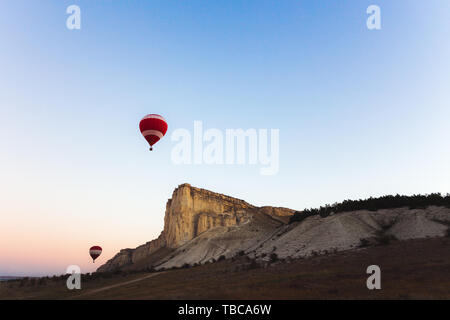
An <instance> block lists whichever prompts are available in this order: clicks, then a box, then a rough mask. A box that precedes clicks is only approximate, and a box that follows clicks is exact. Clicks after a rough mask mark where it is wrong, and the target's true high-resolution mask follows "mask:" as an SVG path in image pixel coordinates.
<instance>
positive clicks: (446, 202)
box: [289, 193, 450, 223]
mask: <svg viewBox="0 0 450 320" xmlns="http://www.w3.org/2000/svg"><path fill="white" fill-rule="evenodd" d="M429 206H443V207H447V208H450V194H447V195H446V196H443V195H441V194H440V193H431V194H427V195H412V196H401V195H399V194H397V195H395V196H392V195H388V196H382V197H378V198H372V197H370V198H369V199H364V200H361V199H359V200H345V201H343V202H341V203H335V204H332V205H329V204H327V205H325V206H321V207H320V208H315V209H313V208H311V209H305V210H303V211H296V212H295V213H294V215H293V216H292V217H291V218H290V221H289V223H292V222H295V221H302V220H304V219H306V218H307V217H310V216H315V215H320V216H321V217H322V218H325V217H328V216H329V215H330V214H331V213H339V212H349V211H357V210H369V211H377V210H381V209H396V208H404V207H408V208H409V209H425V208H427V207H429Z"/></svg>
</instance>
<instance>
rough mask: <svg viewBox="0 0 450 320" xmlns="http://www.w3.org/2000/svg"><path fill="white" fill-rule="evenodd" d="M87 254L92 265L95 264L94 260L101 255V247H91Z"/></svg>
mask: <svg viewBox="0 0 450 320" xmlns="http://www.w3.org/2000/svg"><path fill="white" fill-rule="evenodd" d="M89 254H90V255H91V258H92V263H95V259H97V258H98V257H99V256H100V255H101V254H102V247H99V246H93V247H91V248H90V249H89Z"/></svg>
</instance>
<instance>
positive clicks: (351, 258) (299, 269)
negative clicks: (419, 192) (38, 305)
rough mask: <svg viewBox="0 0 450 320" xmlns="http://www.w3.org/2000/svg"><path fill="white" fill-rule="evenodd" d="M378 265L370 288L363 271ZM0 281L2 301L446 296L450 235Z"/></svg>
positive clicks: (449, 283) (449, 278) (449, 284)
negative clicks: (328, 251) (77, 277)
mask: <svg viewBox="0 0 450 320" xmlns="http://www.w3.org/2000/svg"><path fill="white" fill-rule="evenodd" d="M372 264H376V265H379V266H380V268H381V286H382V289H381V290H368V289H367V287H366V279H367V277H368V276H369V275H368V274H366V268H367V266H369V265H372ZM38 282H39V281H36V283H35V284H34V285H31V284H22V286H21V285H20V281H16V282H8V283H1V284H0V299H450V238H448V237H447V238H433V239H421V240H410V241H401V242H393V243H390V244H388V245H384V246H376V247H370V248H361V249H356V250H351V251H346V252H340V253H336V254H332V255H327V256H318V257H314V258H309V259H303V260H295V261H291V262H289V263H288V262H275V263H273V264H271V265H269V266H267V267H256V266H255V265H253V264H251V263H250V261H248V260H246V258H236V259H233V260H231V259H229V260H224V261H220V262H217V263H214V264H208V265H202V266H198V267H192V268H188V269H176V270H168V271H164V272H155V273H149V272H138V273H133V274H115V275H112V274H111V275H104V276H102V277H101V278H96V279H90V280H89V279H88V278H87V277H86V276H83V278H82V290H73V291H69V290H68V289H66V286H65V279H64V278H62V279H55V280H47V281H46V282H45V283H41V284H39V283H38Z"/></svg>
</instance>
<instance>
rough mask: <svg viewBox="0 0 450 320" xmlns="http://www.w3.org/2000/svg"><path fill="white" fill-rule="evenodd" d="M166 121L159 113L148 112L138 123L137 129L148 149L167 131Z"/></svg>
mask: <svg viewBox="0 0 450 320" xmlns="http://www.w3.org/2000/svg"><path fill="white" fill-rule="evenodd" d="M167 127H168V126H167V122H166V120H165V119H164V118H163V117H162V116H160V115H159V114H148V115H146V116H145V117H144V118H142V120H141V122H140V123H139V130H141V133H142V135H143V136H144V138H145V140H147V142H148V144H149V145H150V150H152V147H153V145H154V144H155V143H157V142H158V141H159V140H160V139H161V138H162V137H164V135H165V134H166V132H167Z"/></svg>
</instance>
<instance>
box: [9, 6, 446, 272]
mask: <svg viewBox="0 0 450 320" xmlns="http://www.w3.org/2000/svg"><path fill="white" fill-rule="evenodd" d="M72 4H76V5H79V6H80V8H81V17H82V24H81V30H73V31H71V30H68V29H67V28H66V19H67V17H68V15H67V14H66V8H67V7H68V6H69V5H72ZM371 4H376V5H379V6H380V7H381V18H382V29H381V30H379V31H369V30H368V29H367V28H366V19H367V17H368V15H367V14H366V8H367V7H368V6H369V5H371ZM449 17H450V2H449V1H448V0H430V1H418V0H416V1H407V0H397V1H386V0H371V1H365V0H334V1H326V0H320V1H319V0H314V1H312V0H311V1H299V0H298V1H283V0H282V1H263V0H261V1H256V0H255V1H230V0H228V1H212V0H211V1H181V0H177V1H167V0H165V1H149V0H146V1H144V0H142V1H124V0H121V1H119V0H115V1H86V0H84V1H81V0H70V1H61V0H51V1H50V0H46V1H44V0H42V1H39V2H37V1H33V2H30V1H24V0H15V1H1V2H0V41H1V42H0V179H1V180H0V181H1V183H0V188H1V189H0V215H1V216H0V217H1V220H2V223H1V224H0V274H51V273H63V272H65V267H66V266H67V265H69V264H79V265H81V266H83V270H82V271H90V270H92V269H93V267H92V266H90V265H89V266H88V264H87V263H88V262H89V257H87V248H88V247H89V245H91V244H99V245H103V247H104V248H105V252H104V254H103V255H102V257H101V258H100V259H99V260H100V263H103V262H105V261H106V259H108V258H110V257H111V256H112V255H113V254H114V253H115V252H117V251H118V250H119V249H120V248H124V247H135V246H137V245H139V244H142V243H145V242H146V241H148V240H151V239H152V238H155V237H156V236H157V235H158V234H159V232H160V231H161V230H162V227H163V216H164V209H165V203H166V200H167V199H168V198H169V197H170V196H171V193H172V190H173V189H174V188H175V187H176V186H177V185H178V184H181V183H184V182H189V183H191V184H192V185H195V186H199V187H203V188H207V189H211V190H213V191H218V192H221V193H225V194H230V195H232V196H236V197H239V198H243V199H245V200H247V201H248V202H250V203H253V204H255V205H275V206H285V207H290V208H293V209H303V208H305V207H312V206H319V205H322V204H325V203H332V202H335V201H341V200H344V199H347V198H352V199H354V198H364V197H369V196H378V195H383V194H393V193H401V194H412V193H429V192H443V193H446V192H450V148H449V141H450V133H449V127H448V123H449V118H450V41H449V35H450V19H449ZM147 113H158V114H162V115H163V116H164V117H165V118H166V119H167V120H168V122H169V131H168V134H167V136H166V137H165V138H164V139H163V140H162V141H161V142H159V143H158V144H157V145H156V148H155V149H157V150H155V151H154V152H153V153H150V152H149V151H148V147H147V145H146V142H145V141H144V139H143V138H142V137H141V136H140V133H139V131H138V122H139V120H140V119H141V118H142V116H144V115H145V114H147ZM194 120H201V121H203V123H204V126H205V127H206V128H219V129H226V128H243V129H246V128H256V129H259V128H269V129H270V128H278V129H280V170H279V173H278V174H277V175H274V176H261V175H259V167H258V166H250V165H245V166H217V165H213V166H206V165H200V166H194V165H192V166H187V165H182V166H176V165H174V164H173V163H172V162H171V161H170V152H171V149H172V147H173V146H174V143H173V142H171V141H170V134H171V132H173V130H174V129H176V128H187V129H190V130H192V126H193V121H194ZM1 234H3V236H2V235H1ZM23 239H25V240H23ZM24 241H28V242H29V243H32V244H33V245H32V248H24V244H23V242H24ZM37 247H39V248H42V250H43V251H45V252H47V253H48V257H47V256H46V258H45V259H52V258H50V257H55V258H54V260H51V261H50V260H48V261H47V260H45V259H44V258H39V257H38V256H36V255H34V253H35V252H36V248H37ZM55 255H56V256H55ZM84 258H86V259H85V260H86V261H84V260H82V259H84ZM80 259H81V260H80ZM44 260H45V263H44Z"/></svg>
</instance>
